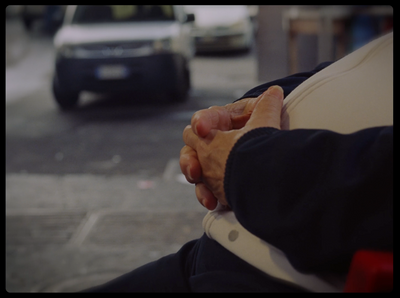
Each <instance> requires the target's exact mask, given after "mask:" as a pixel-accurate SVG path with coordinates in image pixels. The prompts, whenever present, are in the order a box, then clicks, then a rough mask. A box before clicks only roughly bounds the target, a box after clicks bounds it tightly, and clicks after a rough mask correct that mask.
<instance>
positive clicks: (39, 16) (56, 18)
mask: <svg viewBox="0 0 400 298" xmlns="http://www.w3.org/2000/svg"><path fill="white" fill-rule="evenodd" d="M65 9H66V6H65V5H21V12H20V13H21V18H22V22H23V24H24V27H25V29H26V30H28V31H29V30H31V29H32V26H33V23H34V22H36V21H39V20H40V21H43V22H44V24H43V25H44V30H45V31H47V32H49V33H52V32H53V33H54V32H55V31H56V30H57V29H58V28H59V27H60V26H61V24H62V22H63V18H64V14H65Z"/></svg>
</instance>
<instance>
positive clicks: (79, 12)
mask: <svg viewBox="0 0 400 298" xmlns="http://www.w3.org/2000/svg"><path fill="white" fill-rule="evenodd" d="M173 20H175V16H174V11H173V8H172V5H78V6H77V8H76V11H75V14H74V17H73V19H72V24H95V23H120V22H143V21H173Z"/></svg>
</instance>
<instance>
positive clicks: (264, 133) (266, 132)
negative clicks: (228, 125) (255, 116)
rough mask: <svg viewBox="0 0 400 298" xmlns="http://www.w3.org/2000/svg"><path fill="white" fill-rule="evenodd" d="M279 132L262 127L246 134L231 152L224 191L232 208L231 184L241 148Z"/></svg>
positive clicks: (227, 163) (271, 128)
mask: <svg viewBox="0 0 400 298" xmlns="http://www.w3.org/2000/svg"><path fill="white" fill-rule="evenodd" d="M277 131H279V129H276V128H273V127H260V128H256V129H253V130H250V131H249V132H247V133H245V134H244V135H243V136H242V137H241V138H240V139H239V140H238V141H237V142H236V143H235V145H234V146H233V147H232V150H231V152H229V155H228V159H227V160H226V165H225V176H224V191H225V197H226V200H227V202H228V204H229V206H231V207H232V205H231V202H230V200H229V184H230V180H231V177H232V175H233V174H234V164H235V160H236V156H237V154H236V152H237V151H238V150H239V148H240V147H241V146H242V145H243V144H245V143H246V142H247V141H249V140H253V139H255V138H259V137H262V138H263V139H265V138H268V137H270V136H271V135H272V134H274V133H276V132H277Z"/></svg>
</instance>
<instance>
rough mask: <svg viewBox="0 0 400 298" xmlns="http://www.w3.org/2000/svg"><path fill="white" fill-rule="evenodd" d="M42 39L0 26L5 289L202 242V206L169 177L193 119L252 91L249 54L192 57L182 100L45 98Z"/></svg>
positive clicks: (52, 284)
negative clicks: (62, 106)
mask: <svg viewBox="0 0 400 298" xmlns="http://www.w3.org/2000/svg"><path fill="white" fill-rule="evenodd" d="M53 63H54V49H53V45H52V38H51V36H48V35H46V34H44V33H43V32H41V30H39V28H34V29H33V30H32V32H29V33H28V32H26V31H25V29H24V28H23V26H22V23H21V21H20V19H18V18H11V17H10V18H7V19H6V281H5V282H6V285H5V288H6V290H7V291H9V292H16V291H17V292H21V291H22V292H49V291H50V292H52V291H57V292H65V291H79V290H81V289H84V288H87V287H90V286H94V285H97V284H100V283H102V282H105V281H108V280H110V279H112V278H114V277H117V276H119V275H121V274H123V273H126V272H128V271H130V270H133V269H134V268H137V267H138V266H140V265H143V264H145V263H148V262H150V261H153V260H156V259H158V258H160V257H162V256H165V255H167V254H170V253H174V252H176V251H177V250H178V249H179V248H180V247H181V246H182V245H183V244H185V243H186V242H187V241H190V240H193V239H196V238H199V237H201V236H202V234H203V228H202V225H201V223H202V219H203V217H204V215H205V214H206V210H205V209H204V208H203V207H202V206H201V205H200V204H199V203H198V202H197V199H196V197H195V194H194V186H192V185H190V184H189V183H187V182H186V180H185V178H184V177H183V175H182V174H181V173H180V169H179V152H180V149H181V148H182V146H183V145H184V143H183V141H182V131H183V129H184V128H185V126H186V125H188V124H189V123H190V119H191V116H192V114H193V113H194V112H195V111H197V110H199V109H204V108H208V107H209V106H211V105H225V104H227V103H231V102H232V101H234V100H235V99H237V98H238V97H240V96H242V95H243V94H244V93H245V92H246V91H247V90H249V89H250V88H252V87H254V86H255V85H256V71H255V58H254V52H253V51H251V52H250V53H246V54H243V53H233V54H229V55H216V56H215V55H205V56H198V57H197V56H196V57H195V58H194V59H193V60H192V62H191V71H192V85H193V88H192V91H191V94H190V98H189V99H188V100H187V102H185V103H182V104H169V103H162V102H152V101H150V102H149V100H152V99H148V98H139V99H138V98H102V97H101V96H98V95H94V94H89V93H87V94H84V95H83V98H82V102H81V103H80V106H79V108H78V109H76V110H74V111H71V112H68V113H63V112H60V111H59V110H58V108H57V106H56V104H55V102H54V100H53V98H52V94H51V77H52V72H53Z"/></svg>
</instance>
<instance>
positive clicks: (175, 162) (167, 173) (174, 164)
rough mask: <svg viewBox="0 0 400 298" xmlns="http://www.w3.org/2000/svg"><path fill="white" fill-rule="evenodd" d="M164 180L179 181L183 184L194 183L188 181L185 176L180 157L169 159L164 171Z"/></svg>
mask: <svg viewBox="0 0 400 298" xmlns="http://www.w3.org/2000/svg"><path fill="white" fill-rule="evenodd" d="M163 180H165V181H177V182H179V183H182V184H186V185H192V184H190V183H189V182H187V180H186V178H185V176H184V175H183V174H182V173H181V167H180V165H179V159H178V158H171V159H170V160H168V162H167V165H166V166H165V170H164V173H163Z"/></svg>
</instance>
